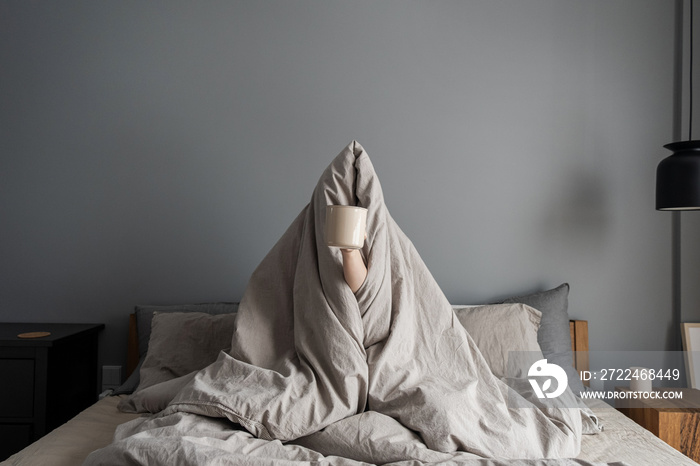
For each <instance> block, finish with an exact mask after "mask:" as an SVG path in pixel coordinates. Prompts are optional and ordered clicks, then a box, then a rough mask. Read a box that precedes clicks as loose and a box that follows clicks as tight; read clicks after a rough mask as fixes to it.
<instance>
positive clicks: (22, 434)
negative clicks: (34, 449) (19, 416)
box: [0, 424, 32, 459]
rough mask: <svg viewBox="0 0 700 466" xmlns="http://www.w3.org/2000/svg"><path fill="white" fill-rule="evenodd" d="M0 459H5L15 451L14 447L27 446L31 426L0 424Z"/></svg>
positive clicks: (30, 437)
mask: <svg viewBox="0 0 700 466" xmlns="http://www.w3.org/2000/svg"><path fill="white" fill-rule="evenodd" d="M0 438H1V439H2V442H0V458H3V459H4V458H7V457H8V456H10V455H11V454H13V453H15V452H16V451H17V447H16V446H15V445H28V444H29V443H31V441H32V425H31V424H0Z"/></svg>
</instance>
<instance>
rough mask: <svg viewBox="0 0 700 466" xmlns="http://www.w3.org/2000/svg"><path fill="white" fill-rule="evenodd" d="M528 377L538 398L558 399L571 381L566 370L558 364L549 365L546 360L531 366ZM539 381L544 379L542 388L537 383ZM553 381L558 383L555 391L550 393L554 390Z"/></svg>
mask: <svg viewBox="0 0 700 466" xmlns="http://www.w3.org/2000/svg"><path fill="white" fill-rule="evenodd" d="M527 375H528V377H530V378H528V380H529V381H530V385H532V389H533V390H534V391H535V395H537V398H556V397H558V396H559V395H561V394H562V393H564V390H566V387H567V385H568V384H569V379H568V377H567V376H566V372H564V369H562V368H561V367H559V366H558V365H556V364H549V363H548V362H547V360H546V359H540V360H539V361H536V362H535V363H534V364H533V365H532V366H530V369H529V370H528V371H527ZM532 377H534V378H532ZM538 379H544V382H543V384H542V386H541V387H540V384H539V382H538V381H537V380H538ZM552 379H555V380H556V381H557V386H556V389H555V390H553V391H551V392H548V390H549V389H550V388H552Z"/></svg>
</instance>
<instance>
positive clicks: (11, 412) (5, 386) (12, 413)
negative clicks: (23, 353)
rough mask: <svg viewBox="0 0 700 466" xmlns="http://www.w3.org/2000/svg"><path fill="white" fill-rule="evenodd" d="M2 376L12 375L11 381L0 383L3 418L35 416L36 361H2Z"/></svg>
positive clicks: (0, 360)
mask: <svg viewBox="0 0 700 466" xmlns="http://www.w3.org/2000/svg"><path fill="white" fill-rule="evenodd" d="M0 374H12V379H11V380H7V381H5V382H4V383H0V413H2V417H3V418H31V417H32V416H34V360H32V359H0ZM0 438H3V437H0Z"/></svg>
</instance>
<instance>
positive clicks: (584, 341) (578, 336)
mask: <svg viewBox="0 0 700 466" xmlns="http://www.w3.org/2000/svg"><path fill="white" fill-rule="evenodd" d="M569 332H570V333H571V351H573V352H574V360H573V363H574V367H575V368H576V370H577V371H578V372H579V374H580V373H581V371H588V369H589V365H588V321H587V320H570V321H569ZM583 384H584V385H586V386H588V385H589V382H588V381H587V380H585V381H584V382H583Z"/></svg>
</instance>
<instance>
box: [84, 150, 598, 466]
mask: <svg viewBox="0 0 700 466" xmlns="http://www.w3.org/2000/svg"><path fill="white" fill-rule="evenodd" d="M329 204H343V205H360V206H362V207H366V208H367V209H368V210H369V213H368V219H367V229H368V238H367V241H366V242H365V246H364V248H363V250H362V252H363V254H364V256H365V257H366V259H367V263H368V276H367V279H366V281H365V283H364V284H363V285H362V287H361V288H360V289H359V290H358V292H357V293H356V294H355V295H353V293H352V292H351V291H350V289H349V287H348V286H347V285H346V284H345V282H344V279H343V276H342V266H341V264H342V262H341V261H342V259H341V257H340V253H339V251H338V250H336V249H332V248H328V247H327V246H326V245H325V242H324V239H323V228H324V223H325V217H324V215H325V206H326V205H329ZM528 385H529V384H528V383H527V380H526V379H521V380H509V381H508V383H506V382H505V381H504V380H501V379H499V378H497V377H496V376H494V374H493V373H492V370H491V368H490V367H489V366H488V364H487V362H486V360H485V359H484V357H483V356H482V355H481V353H480V351H479V349H478V348H477V345H476V344H475V342H474V341H473V340H472V338H471V337H470V335H469V334H468V333H467V331H466V330H465V329H464V327H463V326H462V325H461V324H460V323H459V321H458V320H457V317H456V315H455V312H454V311H453V309H452V307H451V305H450V304H449V303H448V301H447V299H446V298H445V297H444V295H443V294H442V292H441V290H440V288H439V286H438V285H437V283H436V282H435V281H434V279H433V278H432V276H431V275H430V273H429V271H428V270H427V267H426V266H425V264H424V263H423V262H422V260H421V259H420V256H419V255H418V253H417V252H416V250H415V249H414V247H413V245H412V244H411V242H410V241H409V239H408V238H407V237H406V236H405V235H404V234H403V232H402V231H401V230H400V228H399V227H398V225H397V224H396V223H395V222H394V221H393V219H392V218H391V216H390V215H389V212H388V210H387V208H386V206H385V204H384V199H383V195H382V191H381V187H380V184H379V181H378V179H377V176H376V174H375V172H374V169H373V167H372V164H371V162H370V160H369V157H368V156H367V153H366V152H365V151H364V149H363V148H362V147H361V146H360V145H359V144H358V143H356V142H353V143H351V144H350V145H349V146H348V147H346V148H345V149H344V150H343V151H342V152H341V153H340V154H339V155H338V156H337V157H336V158H335V160H334V161H333V163H332V164H331V165H330V166H329V167H328V168H327V169H326V171H325V172H324V173H323V175H322V176H321V178H320V180H319V182H318V184H317V186H316V188H315V190H314V192H313V195H312V199H311V202H310V203H309V204H308V205H307V206H306V207H305V208H304V209H303V210H302V212H301V213H300V214H299V216H298V217H297V218H296V219H295V220H294V222H293V223H292V224H291V226H290V227H289V228H288V230H287V231H286V232H285V233H284V235H283V236H282V238H281V239H280V240H279V241H278V243H277V244H276V245H275V246H274V247H273V249H272V250H271V251H270V252H269V253H268V255H267V256H266V257H265V258H264V259H263V261H262V262H261V264H260V265H259V266H258V268H257V269H256V270H255V272H254V273H253V275H252V277H251V279H250V282H249V284H248V287H247V288H246V291H245V294H244V296H243V299H242V300H241V303H240V306H239V308H238V314H237V317H236V325H235V331H234V337H233V338H232V341H231V349H230V351H228V352H221V353H220V354H219V356H218V359H217V360H216V361H215V362H214V363H213V364H211V365H209V366H207V367H206V368H204V369H202V370H200V371H199V372H193V373H190V374H186V375H184V376H181V377H178V378H174V379H171V380H168V381H164V382H162V383H156V384H154V385H152V386H149V387H147V388H144V389H143V390H139V391H137V392H136V393H135V394H134V396H133V397H132V399H131V400H130V401H129V403H130V405H131V407H132V408H133V409H134V410H135V411H148V412H156V413H157V414H155V415H154V416H152V417H147V418H139V419H136V420H134V421H131V422H129V423H126V424H124V425H122V426H120V427H119V428H118V429H117V432H116V434H115V442H114V443H113V444H111V445H110V446H108V447H105V448H103V449H101V450H97V451H96V452H94V453H92V454H91V455H90V456H89V457H88V458H87V460H86V462H85V464H87V465H92V464H144V465H145V464H169V465H171V464H270V463H273V462H274V463H276V464H277V463H283V462H290V463H291V462H299V461H301V462H309V463H332V464H341V465H342V464H358V462H360V463H362V462H366V463H401V464H417V463H441V462H455V461H458V462H463V463H464V464H493V465H501V464H503V465H506V464H508V465H511V464H522V465H530V464H543V465H545V464H552V465H565V464H591V463H588V462H586V461H584V460H575V459H566V458H575V457H576V456H577V455H578V454H579V451H580V446H581V436H582V434H583V433H584V432H587V433H595V432H597V425H596V420H595V417H594V416H592V414H591V412H590V410H588V409H583V408H577V407H574V406H577V403H579V402H580V400H577V399H576V398H575V396H574V395H573V393H572V392H571V391H567V392H565V393H564V395H562V397H560V399H559V401H560V404H559V405H554V406H553V405H551V404H548V405H544V404H540V403H538V402H537V401H532V400H533V398H534V397H530V396H528V397H521V396H520V395H519V394H518V393H523V394H529V395H531V390H530V392H529V393H528ZM511 386H518V387H519V388H518V393H516V392H515V391H514V390H513V389H512V388H511ZM513 399H516V400H517V403H516V404H517V407H515V406H513V403H511V400H513ZM581 406H582V405H581Z"/></svg>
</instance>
